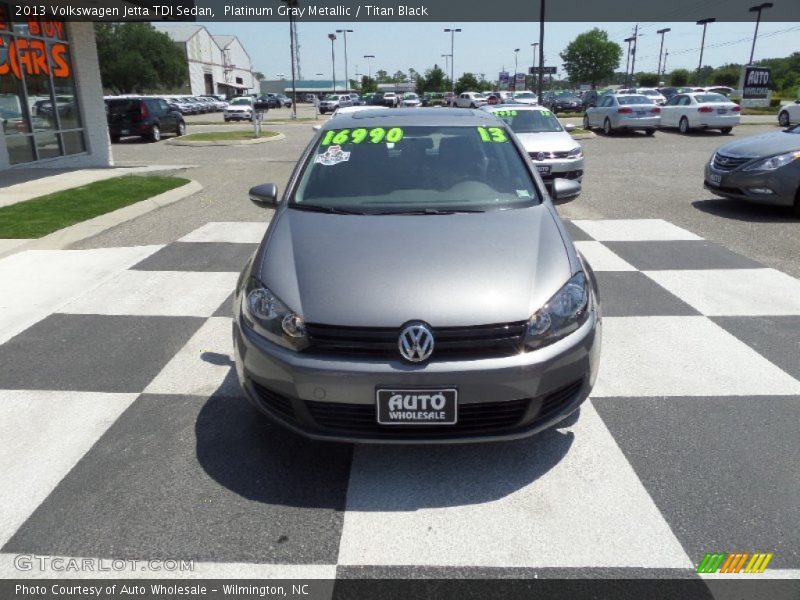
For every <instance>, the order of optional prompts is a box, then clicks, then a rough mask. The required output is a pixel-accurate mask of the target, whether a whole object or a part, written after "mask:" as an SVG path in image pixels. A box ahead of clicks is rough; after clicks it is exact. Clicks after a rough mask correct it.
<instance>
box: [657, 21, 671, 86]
mask: <svg viewBox="0 0 800 600" xmlns="http://www.w3.org/2000/svg"><path fill="white" fill-rule="evenodd" d="M668 31H672V29H670V28H669V27H667V28H665V29H659V30H658V31H656V33H657V34H661V48H660V49H659V50H658V70H656V75H658V76H659V77H661V56H662V54H663V53H664V34H665V33H667V32H668Z"/></svg>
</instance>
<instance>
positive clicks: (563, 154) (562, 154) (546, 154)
mask: <svg viewBox="0 0 800 600" xmlns="http://www.w3.org/2000/svg"><path fill="white" fill-rule="evenodd" d="M539 154H543V155H544V156H543V157H542V159H541V160H544V159H547V158H568V157H569V150H566V151H563V152H541V153H539V152H528V156H530V157H531V158H532V159H533V160H540V159H539Z"/></svg>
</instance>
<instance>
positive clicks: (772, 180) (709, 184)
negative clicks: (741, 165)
mask: <svg viewBox="0 0 800 600" xmlns="http://www.w3.org/2000/svg"><path fill="white" fill-rule="evenodd" d="M797 163H798V161H794V163H792V164H789V165H785V166H783V167H781V168H779V169H776V170H774V171H738V170H737V171H729V172H724V171H717V170H716V169H714V168H712V167H711V164H710V163H706V167H705V175H704V181H703V187H705V188H706V189H707V190H708V191H710V192H713V193H714V194H716V195H717V196H721V197H723V198H735V199H738V200H749V201H751V202H758V203H760V204H773V205H776V206H793V205H794V203H795V198H796V194H797V182H798V181H800V164H797ZM792 170H793V171H794V172H792ZM717 178H719V181H716V179H717ZM766 190H769V191H770V193H765V191H766Z"/></svg>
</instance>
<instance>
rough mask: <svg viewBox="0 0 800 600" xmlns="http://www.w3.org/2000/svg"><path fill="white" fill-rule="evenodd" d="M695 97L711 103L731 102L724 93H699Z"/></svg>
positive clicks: (699, 100)
mask: <svg viewBox="0 0 800 600" xmlns="http://www.w3.org/2000/svg"><path fill="white" fill-rule="evenodd" d="M694 99H695V100H697V101H698V102H710V103H716V102H725V103H727V102H730V100H728V99H727V98H726V97H725V96H723V95H722V94H697V95H696V96H695V97H694Z"/></svg>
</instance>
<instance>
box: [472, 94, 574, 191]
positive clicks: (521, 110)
mask: <svg viewBox="0 0 800 600" xmlns="http://www.w3.org/2000/svg"><path fill="white" fill-rule="evenodd" d="M481 110H485V111H486V112H489V113H491V114H493V115H494V116H495V117H497V118H498V119H501V120H503V121H505V122H506V123H507V124H508V126H509V127H510V128H511V131H513V132H514V133H515V134H516V135H517V137H518V138H519V141H520V142H522V145H523V146H524V147H525V152H526V153H527V154H528V156H530V158H531V160H532V161H533V164H534V165H535V166H536V170H537V171H539V175H541V177H542V179H543V180H544V182H545V184H546V185H548V186H549V185H550V184H551V183H552V181H553V179H555V178H557V177H562V178H564V179H575V180H577V181H581V179H582V178H583V148H582V147H581V145H580V144H579V143H578V142H576V141H575V139H574V138H573V137H572V136H571V135H570V134H569V132H570V131H571V130H572V129H574V127H573V126H571V125H567V128H566V129H565V128H564V127H562V126H561V123H560V122H559V120H558V119H557V118H556V116H555V115H554V114H553V113H552V112H551V111H550V110H548V109H547V108H544V107H541V106H526V105H524V104H507V105H500V104H498V105H495V106H484V107H482V108H481Z"/></svg>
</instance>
